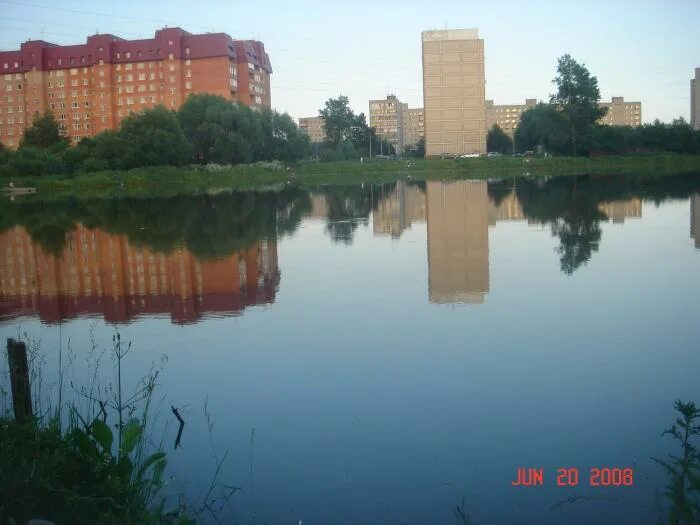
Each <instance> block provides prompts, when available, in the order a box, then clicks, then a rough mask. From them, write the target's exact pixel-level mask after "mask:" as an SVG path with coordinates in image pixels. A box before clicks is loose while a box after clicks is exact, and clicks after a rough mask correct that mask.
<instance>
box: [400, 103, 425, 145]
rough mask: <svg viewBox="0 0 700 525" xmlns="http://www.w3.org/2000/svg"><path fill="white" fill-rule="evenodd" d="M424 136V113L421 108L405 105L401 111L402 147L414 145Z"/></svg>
mask: <svg viewBox="0 0 700 525" xmlns="http://www.w3.org/2000/svg"><path fill="white" fill-rule="evenodd" d="M424 137H425V114H424V112H423V108H409V107H406V108H405V109H404V112H403V145H404V149H407V150H408V149H411V148H413V147H415V146H416V145H417V144H418V143H419V142H420V140H421V139H422V138H424Z"/></svg>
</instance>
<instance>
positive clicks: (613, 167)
mask: <svg viewBox="0 0 700 525" xmlns="http://www.w3.org/2000/svg"><path fill="white" fill-rule="evenodd" d="M695 171H697V172H700V155H639V156H624V157H598V158H573V157H550V158H537V157H534V158H519V157H516V158H514V157H497V158H477V159H458V160H425V159H405V160H381V161H376V160H374V161H370V162H364V163H360V162H359V161H343V162H326V163H317V162H304V163H301V164H298V165H294V166H290V167H289V168H287V169H274V168H272V167H269V166H268V165H262V166H260V165H240V166H232V167H225V168H222V169H220V170H217V171H208V170H205V169H203V168H201V167H185V168H175V167H152V168H138V169H134V170H131V171H128V172H127V171H103V172H96V173H86V174H79V175H76V176H72V177H69V176H64V175H60V176H59V175H56V176H43V177H12V178H6V181H7V182H9V181H10V180H12V182H13V183H14V184H15V186H31V187H36V188H37V190H38V192H39V193H40V194H42V195H43V196H52V195H56V196H58V195H76V196H81V197H111V196H135V197H136V196H170V195H178V194H191V193H201V192H216V191H227V190H265V189H270V188H276V187H282V186H283V185H287V184H295V185H299V186H301V187H311V186H318V185H323V184H361V183H383V182H390V181H394V180H402V179H403V180H408V179H410V180H436V179H437V180H453V179H467V178H470V179H491V178H508V177H515V176H523V175H524V176H531V177H550V176H567V175H581V174H600V175H620V174H634V175H639V174H676V173H683V172H695Z"/></svg>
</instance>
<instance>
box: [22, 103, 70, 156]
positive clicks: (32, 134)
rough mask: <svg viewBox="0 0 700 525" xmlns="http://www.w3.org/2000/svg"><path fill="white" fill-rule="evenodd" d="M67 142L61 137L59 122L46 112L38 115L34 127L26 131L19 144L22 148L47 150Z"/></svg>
mask: <svg viewBox="0 0 700 525" xmlns="http://www.w3.org/2000/svg"><path fill="white" fill-rule="evenodd" d="M62 142H63V143H65V142H67V141H66V139H65V138H63V137H62V136H61V133H60V130H59V128H58V122H56V118H55V117H54V116H53V113H51V111H49V110H46V111H45V112H44V113H43V114H41V115H40V114H39V113H36V114H35V115H34V120H33V122H32V125H31V126H29V127H28V128H27V129H26V130H25V131H24V136H23V137H22V140H21V141H20V143H19V147H20V148H24V147H27V146H31V147H35V148H41V149H46V148H50V147H51V146H55V145H56V144H60V143H62Z"/></svg>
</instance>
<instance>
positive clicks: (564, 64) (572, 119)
mask: <svg viewBox="0 0 700 525" xmlns="http://www.w3.org/2000/svg"><path fill="white" fill-rule="evenodd" d="M552 82H553V83H554V84H556V86H557V92H556V93H555V94H554V95H552V97H551V103H552V104H554V105H555V106H556V108H557V110H559V111H560V112H561V114H562V116H563V117H564V119H565V120H566V123H567V129H568V135H569V142H570V145H571V152H572V153H573V155H574V157H575V156H576V153H577V151H578V150H579V149H587V148H588V147H589V145H590V138H591V134H592V132H593V127H594V126H595V124H596V122H597V121H598V119H600V118H601V117H602V116H604V115H605V113H606V109H605V108H601V107H599V106H598V101H599V100H600V90H599V89H598V79H597V78H596V77H594V76H591V74H590V72H589V71H588V69H586V66H585V64H579V63H578V62H576V60H574V59H573V58H572V57H571V56H570V55H564V56H562V57H560V58H559V60H558V63H557V76H556V77H555V78H554V80H553V81H552Z"/></svg>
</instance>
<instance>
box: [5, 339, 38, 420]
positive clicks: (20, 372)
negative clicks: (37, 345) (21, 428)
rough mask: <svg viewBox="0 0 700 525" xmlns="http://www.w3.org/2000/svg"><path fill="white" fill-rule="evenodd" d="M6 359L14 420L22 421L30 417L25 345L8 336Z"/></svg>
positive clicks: (29, 391) (30, 408) (30, 398)
mask: <svg viewBox="0 0 700 525" xmlns="http://www.w3.org/2000/svg"><path fill="white" fill-rule="evenodd" d="M7 361H8V363H9V364H10V386H11V388H12V408H13V410H14V412H15V421H18V422H22V421H25V420H27V419H29V418H31V417H32V392H31V388H30V385H29V365H28V364H27V345H25V344H24V343H23V342H21V341H15V340H14V339H10V338H8V339H7Z"/></svg>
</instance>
